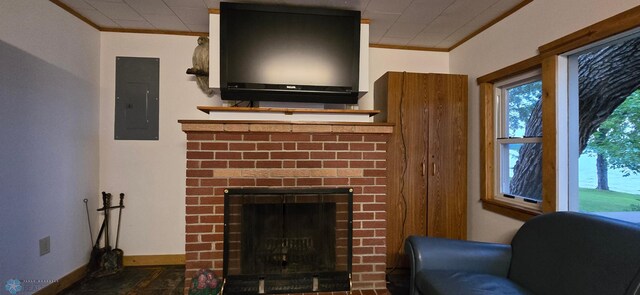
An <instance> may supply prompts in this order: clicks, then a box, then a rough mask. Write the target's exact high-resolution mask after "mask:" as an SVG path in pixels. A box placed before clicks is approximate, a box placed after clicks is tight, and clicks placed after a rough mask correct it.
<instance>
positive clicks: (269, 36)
mask: <svg viewBox="0 0 640 295" xmlns="http://www.w3.org/2000/svg"><path fill="white" fill-rule="evenodd" d="M359 62H360V12H359V11H351V10H334V9H324V8H312V7H292V6H277V5H262V4H246V3H229V2H222V3H220V84H221V85H220V88H221V89H220V90H221V96H222V99H224V100H246V101H263V100H266V101H289V102H314V103H340V104H355V103H357V101H358V80H359Z"/></svg>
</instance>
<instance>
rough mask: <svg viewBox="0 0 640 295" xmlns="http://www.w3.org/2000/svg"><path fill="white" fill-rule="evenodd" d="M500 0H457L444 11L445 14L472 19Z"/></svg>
mask: <svg viewBox="0 0 640 295" xmlns="http://www.w3.org/2000/svg"><path fill="white" fill-rule="evenodd" d="M497 1H498V0H456V1H455V2H454V3H452V4H451V5H450V6H449V7H447V9H445V10H444V11H443V12H442V15H443V16H448V17H455V18H460V19H466V20H471V19H472V18H473V17H475V16H476V15H478V14H480V13H482V12H483V11H484V10H486V9H487V8H489V7H490V6H491V5H493V4H494V3H496V2H497Z"/></svg>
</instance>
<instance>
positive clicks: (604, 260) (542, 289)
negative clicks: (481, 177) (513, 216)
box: [508, 212, 640, 295]
mask: <svg viewBox="0 0 640 295" xmlns="http://www.w3.org/2000/svg"><path fill="white" fill-rule="evenodd" d="M511 245H512V253H513V254H512V258H511V268H510V270H509V275H508V277H509V279H510V280H512V281H514V282H517V283H518V284H519V285H521V286H525V287H526V288H527V289H529V290H531V291H532V292H535V293H537V294H545V295H564V294H581V295H590V294H593V295H600V294H636V293H635V292H636V291H637V289H636V288H638V286H639V285H638V280H639V279H640V275H639V274H640V227H639V226H638V225H635V224H631V223H626V222H621V221H616V220H612V219H609V218H604V217H599V216H593V215H587V214H578V213H571V212H558V213H553V214H545V215H541V216H538V217H535V218H533V219H531V220H529V221H527V222H526V223H525V224H524V225H523V226H522V228H520V230H519V231H518V232H517V234H516V235H515V237H514V238H513V241H512V243H511ZM633 282H635V283H633Z"/></svg>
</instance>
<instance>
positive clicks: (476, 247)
mask: <svg viewBox="0 0 640 295" xmlns="http://www.w3.org/2000/svg"><path fill="white" fill-rule="evenodd" d="M405 253H406V254H407V256H408V258H409V262H410V265H411V282H410V284H411V285H410V286H411V293H410V294H418V293H417V292H416V290H415V275H416V274H417V273H418V272H420V271H422V270H436V269H437V270H455V271H466V272H476V273H485V274H491V275H496V276H501V277H506V276H507V273H508V272H509V265H510V263H511V245H505V244H493V243H482V242H473V241H460V240H449V239H440V238H431V237H423V236H410V237H408V238H407V240H406V242H405Z"/></svg>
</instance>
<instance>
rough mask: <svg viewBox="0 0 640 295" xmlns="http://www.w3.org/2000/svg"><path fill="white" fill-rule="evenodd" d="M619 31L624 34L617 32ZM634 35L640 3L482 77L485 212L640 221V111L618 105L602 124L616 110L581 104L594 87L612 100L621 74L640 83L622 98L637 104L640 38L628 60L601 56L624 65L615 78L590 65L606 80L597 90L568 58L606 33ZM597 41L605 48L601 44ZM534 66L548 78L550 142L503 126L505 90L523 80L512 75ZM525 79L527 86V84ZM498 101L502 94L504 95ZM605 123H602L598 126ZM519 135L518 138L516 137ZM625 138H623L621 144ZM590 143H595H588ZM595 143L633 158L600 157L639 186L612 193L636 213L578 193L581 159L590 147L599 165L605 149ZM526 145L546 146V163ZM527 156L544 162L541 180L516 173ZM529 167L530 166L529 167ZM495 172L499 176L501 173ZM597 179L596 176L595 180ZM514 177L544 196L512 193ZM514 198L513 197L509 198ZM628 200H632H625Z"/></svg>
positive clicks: (545, 132)
mask: <svg viewBox="0 0 640 295" xmlns="http://www.w3.org/2000/svg"><path fill="white" fill-rule="evenodd" d="M618 34H620V35H619V36H617V37H616V35H618ZM634 34H635V38H636V39H638V37H639V36H640V9H638V7H636V8H632V9H629V10H627V11H624V12H621V13H619V14H617V15H614V16H612V17H610V18H607V19H605V20H602V21H600V22H598V23H595V24H593V25H591V26H588V27H586V28H583V29H581V30H578V31H576V32H574V33H572V34H569V35H567V36H564V37H562V38H559V39H557V40H554V41H552V42H549V43H547V44H543V45H541V46H540V47H538V55H536V56H534V57H531V58H529V59H526V60H523V61H520V62H518V63H515V64H513V65H511V66H508V67H506V68H502V69H499V70H497V71H494V72H491V73H489V74H486V75H484V76H481V77H479V78H478V79H477V82H478V84H479V86H480V125H481V126H480V184H481V191H480V198H481V200H482V205H483V208H484V209H486V210H490V211H493V212H496V213H498V214H502V215H506V216H510V217H513V218H518V219H521V220H527V219H529V218H531V217H533V216H535V215H538V214H541V213H542V212H553V211H556V210H577V211H592V212H595V211H598V212H599V213H598V214H602V215H608V216H612V215H616V214H618V215H627V216H629V215H632V216H635V218H637V219H635V222H638V223H640V211H638V210H637V209H640V207H637V206H635V205H636V204H638V203H640V197H636V195H640V188H638V186H640V184H638V183H640V181H638V180H632V178H628V177H631V176H633V175H635V176H637V175H636V174H635V172H634V171H637V172H638V174H640V167H638V166H640V164H639V163H640V159H639V158H640V139H637V137H640V131H638V129H636V128H638V127H640V124H636V123H638V119H634V116H636V117H637V116H640V115H638V114H640V112H639V111H637V110H631V111H628V110H625V108H627V106H621V107H619V106H616V107H615V108H616V109H618V111H619V112H620V113H621V114H620V115H613V116H614V117H613V118H616V116H617V117H618V118H617V119H616V120H612V121H610V122H609V123H604V120H606V119H607V118H609V117H610V116H612V114H613V112H614V110H613V109H611V108H608V109H604V108H601V105H597V104H596V105H592V106H591V107H589V108H586V106H587V105H586V104H582V103H579V102H580V101H582V100H583V99H586V98H583V97H582V94H583V93H587V92H589V89H591V90H593V89H596V90H597V91H595V92H594V91H592V92H593V93H597V94H598V95H596V96H595V97H596V99H594V101H600V102H602V101H603V100H604V101H607V100H610V99H611V98H610V97H607V96H609V94H610V93H612V92H616V91H618V90H619V89H616V86H615V85H619V82H620V80H621V79H627V80H630V81H635V82H636V83H637V84H636V85H635V88H633V87H630V88H628V89H627V90H626V94H625V95H626V96H624V95H623V97H622V99H620V100H619V101H622V100H624V101H629V102H628V103H629V104H633V105H636V103H635V102H633V99H635V98H634V97H637V95H640V94H639V92H638V91H639V90H637V89H638V88H640V71H639V70H638V68H639V67H640V60H639V59H640V56H639V55H638V54H637V52H639V51H640V44H639V43H640V42H639V43H636V44H634V46H635V49H634V50H635V52H634V51H633V50H632V51H629V52H631V53H632V54H631V55H633V57H634V58H630V56H626V57H625V56H617V57H612V58H611V59H608V60H607V59H600V60H601V61H605V63H608V64H610V65H611V64H617V65H618V66H619V67H618V68H617V70H614V71H613V72H609V73H614V74H615V75H614V76H608V77H607V76H603V75H602V74H603V67H602V66H596V67H593V68H591V69H592V71H591V72H592V73H593V74H594V77H597V78H598V79H597V80H599V81H600V82H602V84H600V85H597V86H595V87H593V86H594V85H595V84H592V85H591V86H592V87H586V88H581V89H578V85H579V79H582V77H581V75H578V74H577V73H578V68H579V67H578V63H577V62H575V59H572V58H568V56H571V55H573V54H576V52H578V54H580V53H587V52H595V51H596V50H600V49H603V48H604V47H606V46H607V44H605V43H606V42H607V39H608V38H615V39H616V40H618V41H623V39H621V37H622V35H624V38H626V39H624V40H629V39H631V38H634V37H633V36H634ZM611 40H612V39H609V41H611ZM596 43H597V44H596ZM609 45H611V44H609ZM587 46H589V49H581V48H586V47H587ZM594 46H599V47H598V48H596V47H594ZM572 60H573V61H572ZM620 65H622V66H620ZM535 69H540V72H541V74H540V77H541V79H540V80H541V82H542V83H541V89H542V90H541V98H540V100H541V101H540V104H541V115H540V116H541V122H543V124H542V138H544V140H541V139H538V138H537V137H539V136H538V135H537V134H536V135H535V136H533V135H528V134H527V131H526V128H525V130H524V134H522V136H519V135H518V133H516V132H512V133H511V135H510V133H509V132H510V131H509V130H508V129H506V128H507V127H504V126H508V123H506V121H507V120H509V111H508V109H505V107H504V106H505V105H506V106H508V104H509V102H508V96H509V93H506V95H504V94H502V92H503V90H505V89H504V88H509V87H510V86H516V87H517V86H518V85H522V84H518V83H516V84H512V83H514V82H516V81H519V80H518V79H516V80H515V81H510V82H509V83H507V82H506V79H512V78H513V77H515V76H516V75H519V74H521V73H526V72H529V71H532V70H535ZM501 81H505V82H501ZM521 82H523V83H525V81H521ZM530 82H531V81H530ZM497 83H498V84H497ZM499 83H503V84H499ZM498 86H499V87H498ZM567 89H568V91H567ZM507 91H508V89H507ZM578 93H581V95H580V98H579V99H578V98H577V97H578ZM500 95H503V96H505V97H506V98H507V101H505V102H502V105H503V107H502V108H499V107H498V105H499V101H498V100H496V98H497V97H498V96H500ZM500 98H501V99H502V97H500ZM620 104H622V102H620ZM603 111H605V112H603ZM501 112H502V113H503V115H502V116H504V118H503V119H500V118H501V117H500V116H501V115H500V114H501ZM587 114H590V115H595V117H598V116H599V117H598V119H597V120H595V119H593V118H587V116H586V115H587ZM603 114H606V117H607V118H604V116H602V115H603ZM623 114H627V115H623ZM516 118H519V117H516ZM601 119H603V120H602V121H600V122H597V124H594V122H595V121H599V120H601ZM516 120H517V119H516ZM497 122H500V124H503V125H502V126H503V128H501V129H498V127H496V126H498V125H497ZM634 122H635V123H634ZM598 124H600V125H598ZM600 126H602V127H603V128H599V127H600ZM608 126H613V127H615V128H617V129H618V130H617V131H616V132H618V135H620V136H613V134H612V133H611V132H613V131H612V130H611V129H609V130H605V129H606V128H604V127H608ZM613 127H612V128H613ZM598 129H599V131H598ZM522 131H523V130H522V129H520V132H522ZM499 132H502V133H499ZM581 132H582V133H581ZM513 134H515V135H516V136H513ZM598 136H602V137H603V138H604V139H607V140H606V141H605V142H599V140H601V139H602V138H598ZM636 136H637V137H636ZM511 137H516V138H511ZM614 139H615V140H614ZM619 139H624V140H622V141H620V140H619ZM591 143H593V144H595V145H594V146H593V147H588V146H589V145H590V144H591ZM537 145H539V146H541V148H538V147H537ZM596 145H601V146H609V150H608V151H607V156H608V157H611V156H614V155H619V156H624V157H627V158H628V157H630V156H632V157H633V158H634V159H635V160H633V161H626V163H627V164H628V165H627V166H626V167H625V168H623V167H622V166H621V163H622V162H621V161H618V160H612V158H607V161H606V163H607V164H606V165H604V164H602V163H605V161H602V160H601V162H600V163H601V165H602V167H606V168H607V169H608V171H612V170H616V169H622V170H621V171H619V172H620V173H622V175H621V176H622V179H623V182H625V183H626V185H627V186H628V185H631V184H632V183H633V185H635V186H634V188H632V190H634V191H632V192H631V193H626V192H625V193H624V194H631V195H634V196H629V195H617V197H620V198H613V197H614V196H613V195H612V196H610V197H609V198H608V199H609V200H614V203H615V202H621V201H623V202H627V201H628V202H629V204H628V205H629V206H628V208H627V209H630V210H633V211H617V210H619V209H615V210H616V211H613V212H606V211H603V210H602V209H595V210H594V209H589V202H590V201H594V200H597V202H592V203H598V202H600V201H602V200H604V199H605V198H596V197H597V196H594V195H591V196H589V195H585V194H582V193H581V192H580V187H583V186H584V181H585V179H588V178H589V177H587V176H588V175H587V174H588V173H586V172H585V171H584V170H583V171H582V172H578V169H581V168H579V167H578V166H579V165H578V164H580V160H578V159H579V158H580V154H581V153H583V152H586V153H587V154H585V155H584V156H585V157H588V156H591V157H592V159H591V161H594V159H595V161H596V165H597V163H598V160H597V158H598V156H597V154H598V151H601V149H600V148H599V147H596ZM527 146H529V149H541V150H542V151H541V153H542V157H541V158H540V160H536V161H541V163H540V164H539V165H538V164H537V163H538V162H535V161H533V159H538V158H537V157H531V156H529V155H526V153H525V149H527ZM581 147H584V148H581ZM612 148H616V149H617V153H614V152H612V151H611V149H612ZM601 154H602V153H601ZM636 156H637V157H636ZM525 158H526V159H527V161H532V162H531V163H534V162H535V163H536V164H534V165H533V167H541V169H542V171H541V174H542V176H541V177H542V181H540V182H539V181H538V180H537V179H538V178H537V177H529V176H527V177H524V178H523V179H524V180H518V179H517V177H519V176H518V175H519V173H518V172H517V170H518V169H522V168H519V167H518V163H524V162H523V160H524V159H525ZM601 158H602V157H601ZM525 166H528V167H531V166H529V165H525ZM580 166H582V168H585V167H587V166H589V167H592V166H593V164H592V163H591V164H589V163H587V164H585V163H582V164H581V165H580ZM602 167H601V168H602ZM633 167H635V168H633ZM591 169H593V168H591ZM596 169H597V168H596ZM635 169H637V170H635ZM498 171H501V172H498ZM507 171H508V172H507ZM591 174H592V175H593V172H591ZM596 174H597V172H596ZM496 175H498V176H499V177H500V178H497V177H496ZM625 177H627V178H625ZM581 179H582V180H581ZM609 179H611V175H609ZM625 180H626V181H625ZM591 181H593V178H592V180H591ZM514 182H523V183H528V184H529V185H531V184H538V183H540V186H541V194H529V193H522V192H519V191H514V190H513V183H514ZM507 183H508V184H507ZM608 184H609V188H611V187H612V186H613V184H612V182H609V183H608ZM590 186H593V183H592V184H590ZM620 193H622V192H620ZM538 196H540V198H539V199H538V198H537V197H538ZM567 196H569V197H567ZM622 197H623V198H622ZM589 198H591V199H589ZM508 199H511V201H510V200H508ZM569 199H571V202H569V201H568V200H569ZM625 199H626V201H624V200H625ZM534 200H535V202H537V203H540V204H539V205H540V206H538V208H539V209H536V208H535V207H532V206H527V205H526V204H525V205H523V204H522V203H529V202H533V201H534ZM636 202H638V203H636ZM607 206H608V205H607ZM607 210H608V209H607ZM625 210H626V209H625ZM620 212H622V213H620ZM612 217H616V216H612ZM627 220H630V219H627Z"/></svg>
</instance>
